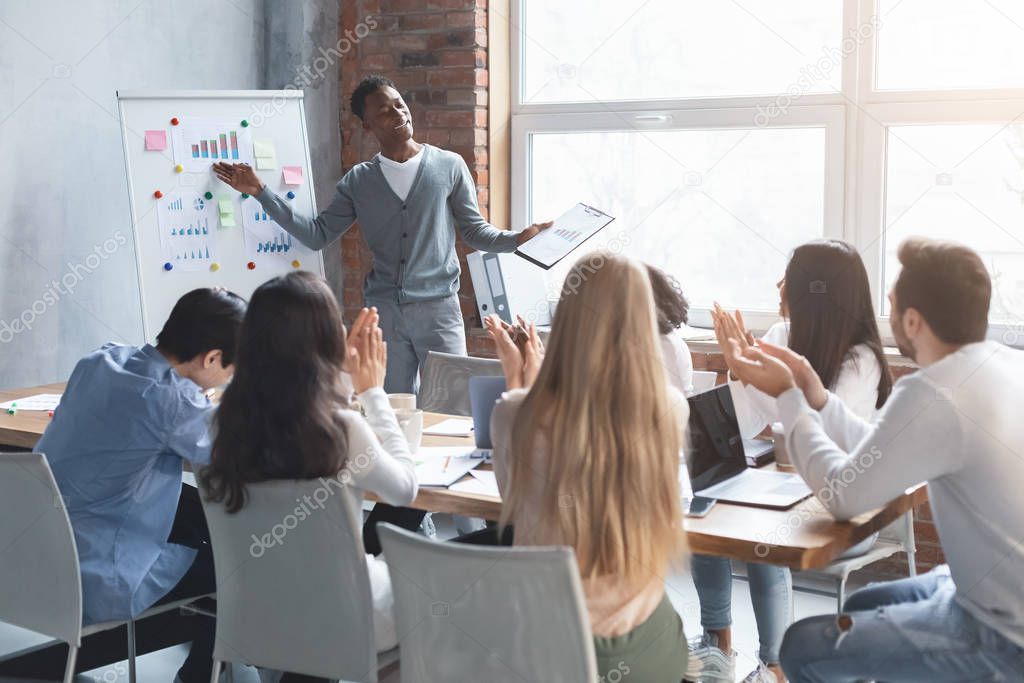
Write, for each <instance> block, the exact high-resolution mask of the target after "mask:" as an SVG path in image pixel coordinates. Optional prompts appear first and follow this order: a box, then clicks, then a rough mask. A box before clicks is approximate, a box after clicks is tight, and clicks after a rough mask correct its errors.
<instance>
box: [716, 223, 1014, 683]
mask: <svg viewBox="0 0 1024 683" xmlns="http://www.w3.org/2000/svg"><path fill="white" fill-rule="evenodd" d="M898 255H899V260H900V263H901V264H902V265H903V269H902V270H901V272H900V274H899V276H898V278H897V280H896V283H895V285H894V286H893V288H892V292H891V293H890V300H891V302H892V317H891V322H892V329H893V336H895V337H896V340H897V342H898V344H899V347H900V350H901V351H902V352H903V353H904V354H905V355H907V356H909V357H911V358H913V359H914V360H915V361H916V362H917V364H918V365H920V366H921V369H920V370H918V371H917V372H915V373H913V374H911V375H908V376H906V377H903V378H901V379H900V380H899V382H897V383H896V386H895V389H894V390H893V393H892V395H891V396H890V397H889V400H888V401H887V402H886V404H885V406H884V407H883V408H882V410H881V412H880V413H879V415H878V416H877V418H876V420H875V422H874V423H873V424H869V423H867V422H865V421H864V420H861V419H860V418H858V417H856V416H855V415H854V414H853V413H851V412H850V411H849V410H847V409H846V407H845V406H843V404H842V402H841V401H839V400H838V399H837V398H836V397H835V396H834V395H833V394H831V393H829V392H828V391H826V390H825V388H824V387H823V386H822V383H821V381H820V379H819V378H818V377H817V375H816V374H815V373H814V370H813V369H812V368H811V366H810V364H808V362H807V361H806V359H804V358H802V357H800V356H798V355H796V354H795V353H793V352H792V351H789V350H786V349H782V348H779V347H772V346H770V345H769V346H766V347H765V348H764V349H763V350H759V349H756V348H753V349H751V350H749V351H747V352H746V353H745V356H740V355H739V352H738V347H735V348H734V357H733V360H735V361H736V365H737V367H738V371H737V374H739V375H740V378H741V379H742V380H744V381H745V382H749V383H752V384H754V385H755V386H757V387H758V388H759V389H761V390H762V391H765V392H766V393H768V394H770V395H772V396H776V397H777V403H778V407H779V415H780V416H781V418H782V422H783V424H784V425H785V427H786V448H787V450H788V451H789V453H790V455H791V457H792V460H793V464H794V465H795V466H796V468H797V470H798V471H799V472H800V474H801V475H802V476H803V478H804V479H805V480H806V481H807V483H808V485H809V486H810V487H811V488H812V490H814V491H815V492H816V494H817V496H818V499H819V500H820V501H821V502H822V504H823V505H824V506H825V507H826V508H828V509H829V511H830V512H831V513H832V514H833V516H835V517H836V519H839V520H849V519H851V518H852V517H854V516H856V515H859V514H861V513H864V512H868V511H869V510H873V509H875V508H877V507H880V506H882V505H884V504H886V503H888V502H889V501H891V500H893V499H894V498H896V497H898V496H899V495H900V494H902V493H903V492H904V491H905V490H906V489H907V488H909V487H911V486H915V485H917V484H920V483H921V482H927V484H928V496H929V499H930V501H931V505H932V513H933V515H934V517H935V525H936V527H937V528H938V532H939V538H940V539H941V541H942V548H943V550H944V551H945V554H946V559H947V561H948V562H949V564H948V566H946V565H943V566H942V567H939V568H937V569H934V570H932V571H931V572H929V573H927V574H925V575H923V576H919V577H914V578H908V579H902V580H900V581H893V582H889V583H881V584H873V585H871V586H868V587H867V588H864V589H862V590H859V591H857V592H855V593H854V594H853V595H851V596H850V598H849V599H848V600H847V601H846V604H845V605H844V608H843V613H842V614H840V615H839V616H838V617H836V616H822V617H811V618H809V619H804V620H802V621H800V622H798V623H796V624H794V625H793V626H792V627H790V629H789V631H788V632H787V633H786V638H785V641H784V643H783V646H782V656H781V659H782V668H783V670H784V671H785V673H786V676H788V677H789V680H791V681H793V682H794V683H804V682H807V681H859V680H886V681H896V680H899V681H923V680H935V681H938V680H943V681H987V680H993V681H994V680H1021V672H1024V592H1022V591H1021V576H1024V543H1022V539H1024V497H1022V496H1021V494H1020V486H1021V482H1022V481H1024V421H1022V420H1021V419H1020V398H1021V396H1024V353H1021V352H1020V351H1016V350H1013V349H1010V348H1008V347H1006V346H1003V345H1002V344H998V343H996V342H993V341H986V339H985V338H986V333H987V329H988V311H989V302H990V299H991V295H992V284H991V281H990V279H989V275H988V272H987V271H986V269H985V264H984V263H983V262H982V260H981V258H979V257H978V255H977V254H976V253H975V252H973V251H971V250H970V249H968V248H967V247H964V246H961V245H958V244H953V243H949V242H937V241H931V240H925V239H919V238H918V239H911V240H908V241H906V242H904V243H903V244H902V245H900V248H899V252H898Z"/></svg>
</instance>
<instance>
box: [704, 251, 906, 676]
mask: <svg viewBox="0 0 1024 683" xmlns="http://www.w3.org/2000/svg"><path fill="white" fill-rule="evenodd" d="M777 286H778V288H779V299H780V301H779V314H780V315H782V316H783V318H786V319H787V321H786V322H780V323H777V324H776V325H774V326H772V327H771V328H770V329H769V330H768V331H767V332H766V333H765V335H764V340H765V341H768V342H771V343H773V344H776V345H779V346H788V347H790V348H791V349H793V350H794V351H796V352H798V353H800V354H801V355H803V356H805V357H806V358H807V359H808V360H809V361H810V363H811V365H812V367H814V369H815V371H816V372H817V373H818V375H819V376H820V377H821V379H822V381H823V382H824V383H825V386H827V387H829V388H830V389H831V390H832V392H833V393H835V394H836V395H837V396H840V397H841V398H842V399H843V403H844V404H845V405H847V406H848V407H850V409H851V410H853V411H854V412H855V413H856V414H857V415H859V416H860V417H862V418H863V419H865V420H870V419H871V417H872V415H873V414H874V412H875V410H876V409H877V408H879V407H881V406H882V404H883V403H885V400H886V398H888V396H889V393H890V392H891V390H892V379H891V377H890V375H889V368H888V365H887V364H886V362H885V356H884V353H883V350H882V342H881V338H880V336H879V333H878V326H877V323H876V322H875V310H874V307H873V306H872V303H871V289H870V286H869V284H868V276H867V271H866V270H865V269H864V263H863V261H862V260H861V258H860V255H859V254H858V253H857V250H856V249H854V247H853V246H852V245H850V244H847V243H846V242H841V241H838V240H819V241H814V242H809V243H807V244H804V245H802V246H800V247H798V248H797V249H796V250H795V251H794V252H793V255H792V257H791V258H790V260H789V264H788V265H787V266H786V273H785V276H784V278H783V279H782V280H780V281H779V283H778V285H777ZM713 316H714V319H715V331H716V334H717V335H718V339H719V345H720V346H722V347H723V348H722V350H723V352H725V353H724V355H725V358H726V359H727V361H728V360H729V359H730V358H731V357H732V354H731V353H730V351H731V349H730V348H729V347H728V341H727V340H728V339H729V338H730V337H731V338H734V339H738V340H739V342H740V343H741V344H754V343H756V342H755V341H754V338H753V336H752V335H751V334H750V333H749V332H748V331H747V330H746V329H745V328H744V326H743V317H742V316H741V315H740V314H739V312H737V313H736V314H735V316H733V315H730V314H729V313H726V312H725V311H723V310H722V309H721V308H719V307H717V305H716V308H715V311H714V313H713ZM729 386H730V390H731V394H732V398H733V403H734V404H735V405H736V416H737V420H738V422H739V425H740V432H741V434H742V435H743V436H744V437H745V438H750V437H753V436H755V435H757V434H759V433H760V432H762V431H763V430H764V429H765V428H766V427H767V426H769V425H771V424H772V423H774V422H778V420H779V417H778V409H777V407H776V405H775V399H774V398H772V397H770V396H768V395H767V394H764V393H762V392H760V391H758V390H757V389H756V388H754V387H752V386H744V385H743V384H742V383H741V382H739V381H734V380H733V373H732V372H730V382H729ZM692 569H693V578H694V584H695V585H696V587H697V594H698V597H699V598H700V605H701V625H702V626H703V631H704V634H703V636H702V638H701V640H700V642H698V643H696V644H695V645H694V651H693V653H692V654H693V656H695V657H697V658H699V659H700V660H701V662H702V663H703V665H704V669H705V672H706V676H705V678H704V679H703V680H718V678H713V677H712V676H719V677H721V680H729V681H732V680H734V678H733V676H734V667H735V660H734V653H733V651H732V633H731V629H730V624H731V621H732V618H731V610H732V606H731V590H732V576H731V568H730V564H729V560H728V559H726V558H723V557H712V556H707V555H694V556H693V560H692ZM747 576H748V579H749V586H750V598H751V602H752V604H753V607H754V617H755V619H756V621H757V632H758V638H759V640H760V649H759V652H758V659H759V665H758V668H757V669H756V670H755V671H753V672H751V673H750V675H749V676H747V678H746V679H745V680H746V681H753V682H758V683H760V682H765V683H773V682H774V681H776V680H779V681H781V680H783V676H782V669H781V668H780V667H779V649H780V647H781V645H782V638H783V635H784V634H785V631H786V628H787V627H788V626H789V624H790V623H791V622H792V620H793V593H792V576H791V575H790V572H789V569H787V568H785V567H778V566H774V565H768V564H761V563H755V562H750V563H748V564H747Z"/></svg>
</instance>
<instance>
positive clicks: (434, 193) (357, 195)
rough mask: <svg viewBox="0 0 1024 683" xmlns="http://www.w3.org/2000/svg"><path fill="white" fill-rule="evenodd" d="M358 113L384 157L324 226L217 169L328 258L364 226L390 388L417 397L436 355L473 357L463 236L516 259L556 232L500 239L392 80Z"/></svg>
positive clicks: (540, 226) (248, 173)
mask: <svg viewBox="0 0 1024 683" xmlns="http://www.w3.org/2000/svg"><path fill="white" fill-rule="evenodd" d="M351 108H352V113H354V114H355V115H356V116H358V117H359V119H360V120H361V121H362V122H363V129H364V130H366V131H367V132H370V133H372V134H373V136H374V137H375V138H376V139H377V142H378V144H379V145H380V153H379V154H377V155H375V156H374V157H373V158H372V159H370V160H369V161H366V162H363V163H361V164H357V165H355V166H354V167H352V169H351V170H350V171H349V172H348V173H346V174H345V176H344V177H343V178H342V179H341V180H340V181H338V184H337V187H336V190H337V192H336V194H335V195H334V198H333V199H332V200H331V203H330V205H329V206H328V207H327V208H326V209H324V211H322V212H321V213H320V215H318V216H315V217H308V216H301V215H298V214H296V213H294V212H293V211H292V208H291V204H290V202H289V201H288V200H286V199H283V198H281V197H279V196H278V195H277V194H275V193H274V192H272V191H271V190H270V188H268V187H267V186H266V185H265V184H264V183H263V182H261V181H260V179H259V177H258V176H257V175H256V173H255V172H254V171H253V170H252V168H251V167H249V166H247V165H245V164H227V163H220V164H214V166H213V170H214V173H216V175H217V177H218V178H219V179H220V180H222V181H224V182H225V183H227V184H228V185H230V186H231V187H232V188H234V189H235V190H238V191H239V192H245V193H248V194H251V195H252V196H253V197H255V198H256V199H257V200H259V202H260V204H262V205H263V208H264V209H265V210H266V212H267V213H268V214H270V216H271V217H272V218H273V219H274V220H275V221H276V222H277V223H278V224H280V225H281V227H282V228H284V229H285V230H287V231H288V232H290V233H291V234H292V235H294V236H295V237H296V238H297V239H298V240H299V241H301V242H302V243H303V244H305V245H306V246H308V247H310V248H311V249H322V248H324V247H326V246H327V245H329V244H332V243H333V242H334V241H335V240H337V239H338V238H339V237H341V236H342V235H343V234H345V232H346V231H348V229H349V228H351V227H352V224H353V223H354V222H355V221H356V220H358V221H359V226H360V229H361V232H362V235H363V239H365V240H366V244H367V246H369V247H370V251H371V252H373V269H372V270H371V271H370V272H369V273H368V274H367V276H366V282H365V285H364V290H363V294H364V297H365V302H366V303H365V305H366V306H375V307H376V308H377V310H378V311H379V313H380V326H381V329H382V330H383V332H384V339H385V341H387V343H388V367H387V375H386V377H385V380H384V389H385V390H386V391H388V392H389V393H395V392H403V393H409V392H415V391H416V388H417V386H418V383H419V380H418V376H419V370H420V367H421V366H422V364H423V361H424V360H425V359H426V357H427V352H428V351H442V352H445V353H454V354H458V355H466V334H465V328H464V325H463V321H462V309H461V307H460V305H459V258H458V255H457V254H456V252H455V234H456V232H458V233H459V234H460V235H461V236H462V239H463V240H464V241H465V242H466V244H468V245H469V246H471V247H473V248H474V249H479V250H481V251H490V252H510V251H515V249H516V247H518V246H519V245H520V244H522V243H523V242H525V241H527V240H529V239H531V238H532V237H534V236H535V235H537V233H539V232H540V231H541V230H544V229H546V228H548V227H550V226H551V223H550V222H548V223H536V224H534V225H531V226H530V227H528V228H526V229H525V230H522V231H521V232H511V231H508V230H499V229H498V228H495V227H494V226H493V225H491V224H490V223H488V222H487V221H486V220H485V219H484V217H483V216H482V215H480V209H479V207H478V205H477V198H476V183H475V182H474V181H473V176H472V175H471V174H470V172H469V168H468V167H467V166H466V162H465V161H464V160H463V159H462V157H461V156H459V155H458V154H455V153H454V152H450V151H448V150H444V149H439V148H437V147H434V146H432V145H427V144H421V143H419V142H417V141H416V140H414V139H413V126H412V114H411V113H410V112H409V107H408V105H407V104H406V103H405V100H404V99H402V96H401V94H400V93H399V92H398V90H396V89H395V84H394V83H392V82H391V81H390V80H389V79H387V78H384V77H383V76H370V77H368V78H364V79H363V81H362V82H361V83H360V84H359V85H358V86H357V87H356V89H355V90H354V91H353V92H352V98H351Z"/></svg>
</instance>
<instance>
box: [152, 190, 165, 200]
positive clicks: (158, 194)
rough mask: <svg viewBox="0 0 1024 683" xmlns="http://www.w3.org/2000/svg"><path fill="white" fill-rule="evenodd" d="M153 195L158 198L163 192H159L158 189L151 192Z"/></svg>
mask: <svg viewBox="0 0 1024 683" xmlns="http://www.w3.org/2000/svg"><path fill="white" fill-rule="evenodd" d="M153 196H154V197H156V198H157V199H160V198H161V197H163V196H164V193H163V192H161V191H160V190H157V191H156V192H154V193H153Z"/></svg>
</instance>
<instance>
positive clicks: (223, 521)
mask: <svg viewBox="0 0 1024 683" xmlns="http://www.w3.org/2000/svg"><path fill="white" fill-rule="evenodd" d="M339 478H340V475H339V477H323V478H321V479H308V480H281V481H267V482H260V483H256V484H248V485H247V486H246V503H245V505H244V506H243V507H242V509H241V510H239V511H238V512H236V513H234V514H228V512H227V510H226V509H225V507H224V505H223V504H222V503H213V502H210V501H208V500H206V497H205V495H203V496H201V497H202V498H203V509H204V511H205V512H206V520H207V523H208V524H209V527H210V544H211V545H212V546H213V558H214V568H215V570H216V574H217V637H216V643H215V646H214V656H215V657H216V658H217V659H218V660H220V661H224V662H242V663H247V664H250V665H254V666H262V667H266V668H270V669H278V670H282V671H292V672H295V673H300V674H306V675H310V676H321V677H325V678H332V679H342V680H346V681H371V682H375V681H376V680H377V654H376V647H375V644H374V638H373V633H374V632H373V612H372V604H373V603H372V596H371V593H370V581H369V576H368V573H367V569H366V555H365V553H364V552H363V544H362V539H361V536H360V534H359V525H358V524H357V522H356V520H357V519H360V516H359V501H358V499H357V497H356V496H354V495H353V494H352V490H351V488H350V487H348V486H343V485H342V484H341V483H340V482H339Z"/></svg>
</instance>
